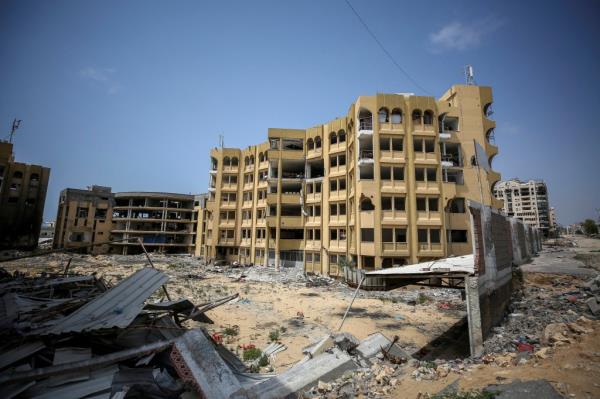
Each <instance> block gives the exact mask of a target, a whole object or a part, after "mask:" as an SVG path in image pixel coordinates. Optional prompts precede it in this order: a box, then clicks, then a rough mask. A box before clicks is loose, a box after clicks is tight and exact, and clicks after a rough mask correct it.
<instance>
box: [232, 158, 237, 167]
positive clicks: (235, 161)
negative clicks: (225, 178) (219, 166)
mask: <svg viewBox="0 0 600 399" xmlns="http://www.w3.org/2000/svg"><path fill="white" fill-rule="evenodd" d="M231 166H238V159H237V158H236V157H233V158H231Z"/></svg>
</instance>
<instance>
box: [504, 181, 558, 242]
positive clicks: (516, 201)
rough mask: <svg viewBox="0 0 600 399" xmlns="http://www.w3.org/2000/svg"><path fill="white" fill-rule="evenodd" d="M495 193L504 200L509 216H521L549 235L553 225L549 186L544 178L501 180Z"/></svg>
mask: <svg viewBox="0 0 600 399" xmlns="http://www.w3.org/2000/svg"><path fill="white" fill-rule="evenodd" d="M494 195H495V196H496V198H497V199H498V200H500V201H502V204H503V206H502V208H503V210H504V212H505V213H506V214H507V215H508V216H514V217H516V218H519V219H521V220H522V221H523V222H525V223H526V224H529V225H531V226H534V227H537V228H538V229H540V230H541V231H542V233H543V234H544V236H545V237H547V236H548V232H549V230H550V227H551V226H550V208H549V206H548V188H547V187H546V183H544V181H543V180H529V181H525V182H524V181H520V180H519V179H511V180H505V181H501V182H498V184H496V186H495V187H494Z"/></svg>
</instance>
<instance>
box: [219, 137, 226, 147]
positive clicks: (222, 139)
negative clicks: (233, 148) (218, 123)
mask: <svg viewBox="0 0 600 399" xmlns="http://www.w3.org/2000/svg"><path fill="white" fill-rule="evenodd" d="M224 144H225V137H224V136H223V134H219V146H220V147H221V148H223V146H224Z"/></svg>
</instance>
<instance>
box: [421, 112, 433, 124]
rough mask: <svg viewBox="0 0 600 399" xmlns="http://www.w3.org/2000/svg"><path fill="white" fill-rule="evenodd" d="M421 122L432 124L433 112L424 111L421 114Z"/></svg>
mask: <svg viewBox="0 0 600 399" xmlns="http://www.w3.org/2000/svg"><path fill="white" fill-rule="evenodd" d="M423 124H425V125H433V112H432V111H430V110H427V111H425V113H424V114H423Z"/></svg>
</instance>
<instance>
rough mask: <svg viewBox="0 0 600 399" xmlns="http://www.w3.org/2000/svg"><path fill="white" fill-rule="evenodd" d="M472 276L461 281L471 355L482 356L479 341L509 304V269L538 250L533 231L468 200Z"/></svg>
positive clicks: (537, 232)
mask: <svg viewBox="0 0 600 399" xmlns="http://www.w3.org/2000/svg"><path fill="white" fill-rule="evenodd" d="M468 208H469V212H470V217H471V226H472V227H473V228H472V229H471V230H472V238H473V239H472V242H473V254H474V262H475V264H474V266H475V273H474V275H472V276H468V277H466V279H465V292H466V296H467V314H468V321H469V338H470V345H471V356H474V357H478V356H481V355H482V354H483V340H484V339H485V338H486V337H487V336H488V334H489V333H490V331H491V329H492V327H493V326H494V325H497V324H499V323H500V322H501V321H502V319H503V318H504V314H505V312H506V309H507V307H508V304H509V302H510V297H511V292H512V266H513V265H520V264H523V263H526V262H528V261H529V260H530V259H531V257H532V256H534V255H536V254H537V252H538V250H539V249H541V240H540V238H541V236H540V234H539V231H538V230H537V229H534V228H532V227H530V226H527V225H525V224H523V222H522V221H520V220H518V219H515V218H511V217H507V216H504V215H502V214H501V213H500V211H498V210H497V209H494V208H491V207H489V206H484V205H482V204H480V203H477V202H474V201H468Z"/></svg>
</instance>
